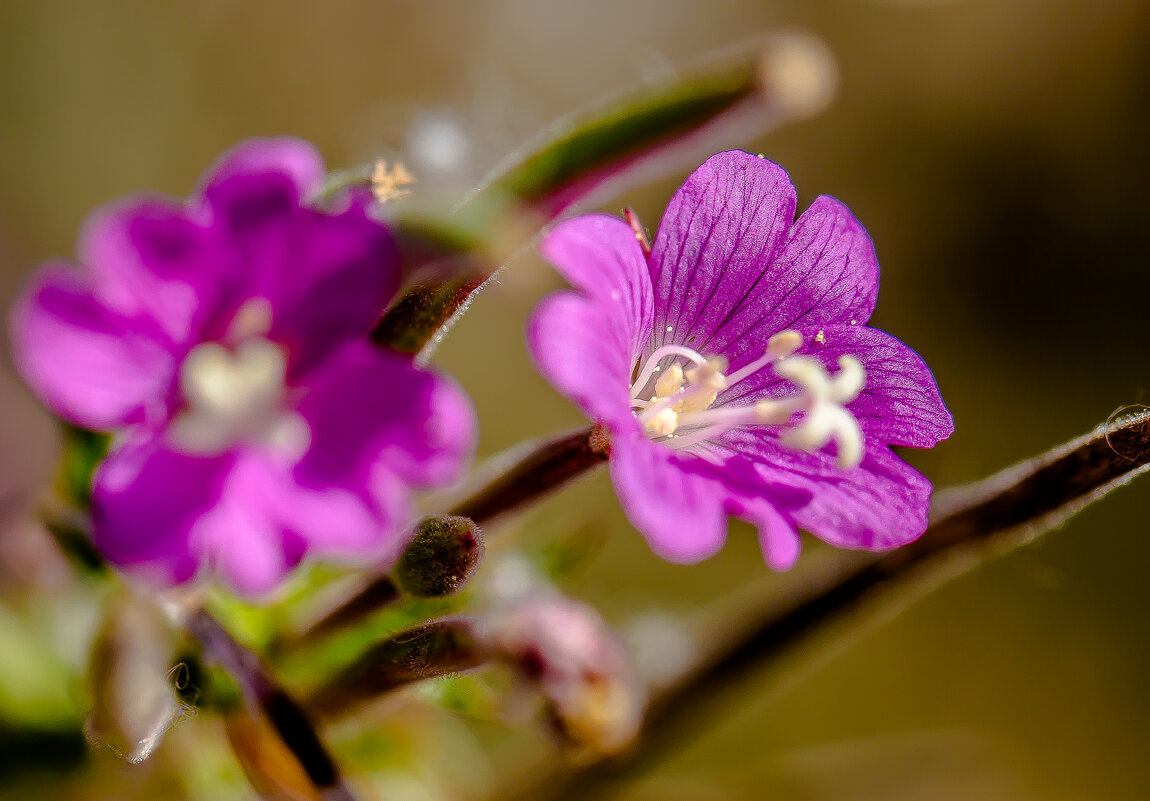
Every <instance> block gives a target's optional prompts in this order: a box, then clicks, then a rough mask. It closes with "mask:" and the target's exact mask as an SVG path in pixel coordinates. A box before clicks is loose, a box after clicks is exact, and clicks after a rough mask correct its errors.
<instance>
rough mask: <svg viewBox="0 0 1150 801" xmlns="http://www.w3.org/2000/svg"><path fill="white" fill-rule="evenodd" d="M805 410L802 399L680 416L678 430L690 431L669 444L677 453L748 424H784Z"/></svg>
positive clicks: (789, 399)
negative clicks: (688, 429) (796, 413)
mask: <svg viewBox="0 0 1150 801" xmlns="http://www.w3.org/2000/svg"><path fill="white" fill-rule="evenodd" d="M801 409H802V398H797V397H796V398H787V399H785V400H781V401H772V400H764V401H759V402H758V403H756V404H753V405H751V406H728V407H725V408H719V409H707V410H706V411H702V412H691V413H690V414H681V415H679V430H682V429H684V428H690V429H691V430H690V431H688V432H687V433H685V434H680V435H678V436H676V437H675V438H674V439H672V440H669V441H668V442H667V444H668V445H670V446H671V447H672V448H675V449H676V450H679V449H682V448H688V447H690V446H691V445H695V444H696V443H699V442H702V441H704V440H708V439H711V438H713V437H717V436H718V435H719V434H722V433H723V432H724V431H730V430H731V429H732V428H739V427H740V426H746V425H784V424H786V423H787V421H789V420H790V419H791V415H793V414H794V413H795V412H796V411H799V410H801Z"/></svg>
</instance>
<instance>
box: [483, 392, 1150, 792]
mask: <svg viewBox="0 0 1150 801" xmlns="http://www.w3.org/2000/svg"><path fill="white" fill-rule="evenodd" d="M1147 471H1150V413H1143V414H1138V415H1134V416H1131V417H1128V418H1125V419H1122V420H1118V421H1116V422H1114V423H1111V424H1108V425H1105V426H1100V427H1099V428H1098V429H1096V430H1095V431H1093V432H1091V433H1090V434H1087V435H1085V436H1083V437H1080V438H1078V439H1076V440H1073V441H1071V442H1068V443H1066V444H1065V445H1062V446H1060V447H1058V448H1055V449H1054V450H1052V451H1049V452H1048V453H1046V454H1043V455H1041V456H1038V457H1036V458H1034V459H1030V460H1028V461H1025V462H1022V463H1020V464H1017V465H1014V466H1012V467H1010V468H1007V469H1006V470H1004V471H1002V472H1001V473H998V474H997V475H994V476H991V477H990V478H988V479H985V480H983V481H980V482H977V483H975V484H972V485H969V486H967V487H963V488H959V489H956V490H951V491H950V492H946V493H939V495H938V496H937V499H936V503H935V506H934V515H933V521H932V523H931V525H930V527H929V528H928V529H927V531H926V533H925V534H924V535H923V536H922V537H921V538H920V539H919V540H918V541H916V542H914V543H912V544H910V545H908V546H905V547H903V548H900V549H898V550H895V551H890V552H888V553H885V554H881V555H860V554H857V553H839V554H838V555H837V558H835V559H832V560H830V566H829V567H828V568H827V569H826V570H825V572H824V573H823V574H822V575H820V576H819V577H818V578H816V579H815V580H813V581H811V582H809V583H807V584H805V585H804V587H803V588H802V590H801V591H800V593H799V594H798V595H796V596H795V597H794V598H793V599H792V601H791V603H790V604H788V605H786V606H784V607H781V608H780V607H777V606H776V607H773V608H770V609H764V610H763V611H764V614H763V615H762V616H761V617H760V618H758V619H755V620H750V621H747V622H746V623H745V625H744V627H743V628H742V629H741V630H740V632H739V633H738V634H737V635H736V636H733V637H731V638H729V639H728V640H726V641H725V642H723V643H721V644H720V645H719V646H718V647H716V648H715V649H714V650H713V651H712V652H711V653H710V654H708V655H707V658H705V659H704V660H702V661H701V662H700V663H698V664H697V665H696V666H695V667H694V668H693V669H692V670H691V671H690V672H688V673H686V674H684V675H683V676H682V678H681V680H680V681H679V682H678V683H677V684H675V685H674V686H672V687H671V688H670V689H668V690H666V691H664V692H663V693H662V694H661V695H660V696H659V697H657V698H656V699H655V703H654V704H653V705H652V708H651V712H650V714H649V716H648V719H647V721H646V724H645V726H644V732H643V735H642V736H641V738H640V740H639V742H638V744H637V745H636V747H635V749H634V750H633V751H632V752H631V753H630V754H629V755H628V756H627V757H626V758H625V759H623V760H616V761H610V762H606V761H605V762H599V763H594V764H590V765H586V766H583V767H580V768H577V769H566V770H562V769H561V770H560V771H559V772H557V773H556V774H554V775H552V776H551V777H550V779H544V780H542V781H532V782H530V783H529V784H530V786H529V787H527V788H518V791H513V792H510V793H501V794H500V798H510V797H515V798H531V799H570V800H572V801H573V800H574V799H582V798H600V797H603V794H604V792H605V791H606V790H607V788H608V787H609V786H610V785H612V784H613V783H615V782H617V781H618V780H619V779H622V778H625V777H627V776H630V775H635V774H637V773H640V772H642V771H643V770H645V769H646V768H647V767H649V766H650V765H652V764H653V763H656V762H658V761H659V760H660V759H661V758H662V757H664V756H665V755H666V754H667V753H668V752H671V751H673V750H674V749H675V748H677V747H679V746H681V745H682V744H683V743H684V741H685V740H687V739H689V738H690V737H691V736H692V735H693V734H695V733H697V732H699V731H704V730H705V728H704V725H703V722H704V719H706V718H708V717H709V716H711V715H713V714H714V711H715V709H716V708H717V707H718V706H719V705H718V704H717V703H716V702H717V701H721V700H722V699H724V698H729V697H730V695H731V693H732V692H735V691H737V688H738V687H739V686H741V683H742V682H743V681H744V680H745V679H747V678H748V677H749V676H751V675H754V674H756V673H757V672H758V671H760V670H761V669H762V668H763V667H765V666H766V665H768V664H771V663H772V662H773V661H775V660H777V659H778V658H779V657H781V656H782V655H784V654H786V653H789V652H790V651H791V650H792V649H793V648H794V647H795V646H796V645H797V644H799V643H800V642H802V641H805V640H806V639H807V638H808V637H809V636H810V635H811V634H813V633H814V632H816V631H819V630H821V629H822V628H823V627H824V626H825V625H827V624H828V623H830V622H832V621H834V620H836V619H838V617H839V616H840V615H841V614H842V613H843V612H845V611H847V610H849V609H854V608H856V607H857V605H858V604H859V602H860V601H866V600H869V599H870V597H871V596H872V595H881V594H883V593H884V592H885V590H886V589H888V588H890V587H893V586H896V585H898V584H901V583H902V582H905V581H906V579H907V578H909V577H911V576H913V575H916V574H918V572H919V570H918V569H919V568H921V567H923V566H925V565H926V564H928V563H929V564H930V565H936V566H937V565H938V564H939V563H940V562H942V561H943V559H944V558H945V557H948V556H955V555H956V554H957V553H959V552H961V551H963V550H967V549H972V548H978V547H979V546H986V545H988V544H994V545H999V544H1002V545H1006V546H1010V547H1014V546H1017V545H1021V544H1023V543H1024V542H1028V541H1029V540H1030V539H1032V538H1033V537H1035V536H1037V535H1038V534H1040V533H1042V532H1045V531H1048V530H1050V529H1051V528H1053V527H1055V526H1057V525H1059V524H1061V523H1063V522H1064V521H1065V520H1066V519H1067V518H1068V517H1069V516H1070V515H1072V514H1074V513H1075V512H1077V511H1079V510H1080V509H1082V508H1083V507H1084V506H1086V505H1087V504H1089V503H1092V502H1093V501H1096V500H1099V499H1100V498H1102V497H1103V496H1104V495H1105V494H1107V493H1108V492H1110V491H1111V490H1113V489H1116V488H1117V487H1120V486H1122V485H1124V484H1126V483H1128V482H1129V481H1130V480H1132V479H1133V478H1134V477H1135V476H1137V475H1140V474H1142V473H1144V472H1147ZM1010 547H1005V548H993V549H988V551H987V552H993V553H994V554H996V555H997V554H1002V553H1005V552H1007V551H1008V550H1009V549H1010ZM953 575H956V573H955V572H953V571H951V572H949V573H946V574H940V580H945V579H946V578H949V577H952V576H953ZM524 791H525V792H524ZM520 793H521V794H520Z"/></svg>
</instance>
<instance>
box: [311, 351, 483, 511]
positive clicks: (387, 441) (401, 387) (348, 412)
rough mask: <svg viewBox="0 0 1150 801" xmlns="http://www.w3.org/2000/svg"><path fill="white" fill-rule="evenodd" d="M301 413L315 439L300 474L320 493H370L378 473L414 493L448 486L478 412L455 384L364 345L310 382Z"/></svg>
mask: <svg viewBox="0 0 1150 801" xmlns="http://www.w3.org/2000/svg"><path fill="white" fill-rule="evenodd" d="M297 410H298V411H299V413H300V414H301V415H303V417H304V419H305V420H307V422H308V425H309V426H310V428H311V437H312V438H311V448H310V450H309V451H308V452H307V454H306V455H305V456H304V458H303V459H302V460H301V461H300V463H299V465H298V467H297V468H296V471H295V475H296V478H297V480H299V481H300V483H302V484H304V485H305V486H309V487H313V488H317V489H319V488H329V487H353V488H357V487H366V486H368V485H369V483H370V482H371V478H372V475H373V474H374V471H375V470H376V469H377V468H378V467H380V466H382V467H383V468H384V469H385V470H386V471H387V472H390V473H393V474H395V475H397V476H399V477H401V478H402V479H403V480H404V481H405V482H407V483H410V484H413V485H415V486H422V487H431V486H442V485H444V484H446V483H449V482H451V481H453V480H455V479H456V478H458V477H459V475H460V474H461V473H462V471H463V468H464V466H465V465H466V464H467V462H468V460H469V459H470V457H471V453H472V451H473V448H474V445H475V413H474V412H473V411H472V409H471V404H470V401H469V400H468V399H467V396H466V395H465V394H464V393H463V392H462V391H461V390H460V389H459V387H458V386H457V385H456V384H455V383H454V382H453V381H451V380H450V379H448V378H445V377H442V376H439V375H437V374H436V373H434V372H431V371H429V370H421V369H419V368H417V367H415V366H414V365H413V364H412V363H411V359H410V357H406V356H401V355H399V354H396V353H392V352H391V351H386V350H382V349H377V348H373V347H371V346H370V345H367V344H366V343H362V342H361V343H354V344H352V345H348V346H347V347H345V348H344V349H342V350H340V351H338V352H337V353H336V354H335V355H333V356H332V357H331V358H330V359H329V360H328V361H327V362H326V363H325V364H324V366H323V367H322V369H320V370H318V371H316V372H315V373H314V374H313V375H312V376H311V383H310V385H309V387H308V390H307V394H306V395H305V396H304V398H303V399H302V400H301V402H300V404H299V406H298V409H297ZM387 517H389V518H390V517H394V515H387ZM404 522H406V521H403V520H397V521H396V525H402V524H403V523H404Z"/></svg>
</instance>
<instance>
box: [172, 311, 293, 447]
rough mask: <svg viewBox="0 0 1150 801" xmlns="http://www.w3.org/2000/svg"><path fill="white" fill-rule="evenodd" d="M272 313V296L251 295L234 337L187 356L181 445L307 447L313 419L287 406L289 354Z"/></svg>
mask: <svg viewBox="0 0 1150 801" xmlns="http://www.w3.org/2000/svg"><path fill="white" fill-rule="evenodd" d="M270 320H271V318H270V308H268V306H267V302H266V301H262V300H256V301H249V302H248V303H246V304H244V306H242V307H241V308H240V310H239V311H238V312H237V313H236V316H235V319H234V320H233V321H232V325H231V327H230V328H229V329H228V334H227V336H226V338H225V339H226V340H227V341H228V342H229V343H234V344H232V345H231V346H230V347H229V345H228V344H221V343H219V342H205V343H203V344H200V345H197V346H196V347H194V348H192V350H191V352H189V353H188V355H187V356H186V357H185V358H184V362H183V364H182V365H180V392H181V394H182V395H183V399H184V403H185V408H184V410H183V411H181V412H180V413H179V414H178V415H177V416H176V418H175V419H174V420H173V421H172V425H171V428H170V434H171V438H172V441H173V443H174V444H175V445H176V447H177V448H178V449H179V450H181V451H183V452H184V453H188V454H194V455H204V456H215V455H219V454H221V453H223V452H225V451H227V450H229V449H231V448H232V447H234V446H235V445H237V444H239V443H252V444H259V445H264V446H267V447H269V449H270V450H271V451H273V452H274V453H277V454H279V455H281V456H283V457H285V458H287V459H289V460H291V461H295V460H297V459H298V458H299V457H300V456H302V455H303V453H304V451H306V450H307V447H308V445H309V444H310V439H311V433H310V431H309V429H308V426H307V423H306V422H305V421H304V419H303V418H302V417H300V416H299V415H298V414H297V413H295V412H294V411H292V410H291V409H289V408H286V407H285V394H286V390H287V387H286V378H287V354H286V352H285V351H284V349H283V348H282V347H281V346H279V345H277V344H275V343H274V342H271V341H269V340H268V339H267V338H266V336H265V335H266V333H267V331H268V328H269V327H270Z"/></svg>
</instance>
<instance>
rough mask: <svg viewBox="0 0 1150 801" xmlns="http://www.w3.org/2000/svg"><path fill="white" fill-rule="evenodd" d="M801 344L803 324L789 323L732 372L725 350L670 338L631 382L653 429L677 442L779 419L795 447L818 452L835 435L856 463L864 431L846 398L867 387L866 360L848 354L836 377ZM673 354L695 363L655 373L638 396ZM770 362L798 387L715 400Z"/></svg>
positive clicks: (843, 457)
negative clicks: (768, 396)
mask: <svg viewBox="0 0 1150 801" xmlns="http://www.w3.org/2000/svg"><path fill="white" fill-rule="evenodd" d="M801 345H802V335H801V334H799V332H797V331H791V330H788V331H783V332H782V333H779V334H776V335H775V336H774V337H772V338H771V339H770V341H769V342H768V343H767V348H766V351H765V352H764V353H763V355H762V356H761V357H760V358H758V359H756V360H755V361H753V362H751V363H749V364H747V365H745V366H744V367H742V368H740V369H739V370H737V371H736V372H734V373H731V374H730V375H726V374H725V371H726V369H727V364H726V360H725V359H722V358H721V357H710V358H706V357H704V356H702V355H701V354H699V353H697V352H696V351H693V350H691V349H690V348H687V347H684V346H682V345H665V346H663V347H661V348H659V349H658V350H656V351H655V352H654V353H652V354H651V356H650V357H648V359H647V361H646V362H645V363H644V365H643V368H642V369H641V370H640V371H639V374H638V376H637V378H636V380H635V383H634V384H633V385H632V388H631V394H632V408H633V409H634V410H635V414H636V416H637V417H638V419H639V422H640V424H641V425H642V426H643V430H644V432H645V433H646V434H647V436H649V437H650V438H651V439H653V440H656V441H659V442H663V443H665V444H666V445H667V446H668V447H671V448H673V449H675V450H682V449H684V448H689V447H691V446H692V445H697V444H699V443H701V442H706V441H708V440H712V439H714V438H715V437H717V436H719V435H720V434H722V433H723V432H725V431H729V430H731V429H733V428H740V427H743V426H776V427H782V428H783V429H784V430H783V431H782V435H781V437H780V442H781V444H782V445H784V446H786V447H788V448H793V449H795V450H802V451H807V452H814V451H817V450H819V449H820V448H822V447H824V446H825V445H826V444H827V443H829V442H831V441H832V440H833V441H834V442H835V445H836V446H837V449H838V458H837V464H838V466H839V467H841V468H844V469H846V468H850V467H854V466H856V465H858V464H859V462H861V461H862V457H863V436H862V431H861V429H860V428H859V425H858V421H857V420H855V418H854V415H852V414H851V413H850V412H849V411H848V410H847V409H846V408H845V404H847V403H849V402H851V401H852V400H854V399H855V398H856V397H858V394H859V392H861V391H862V388H863V385H864V383H865V379H866V375H865V371H864V370H863V366H862V364H861V363H860V362H859V361H858V360H857V359H855V358H853V357H851V356H843V357H842V358H840V359H839V371H838V373H836V374H835V375H834V376H833V377H832V376H830V375H829V374H828V373H827V371H826V368H825V367H823V364H822V362H821V361H819V360H817V359H814V358H812V357H809V356H795V355H794V353H795V351H796V350H798V348H799V347H800V346H801ZM671 356H678V357H681V358H683V359H686V361H687V363H688V364H689V367H687V368H686V369H684V365H683V364H682V363H680V362H678V361H675V362H672V363H671V364H670V365H669V366H667V367H666V368H664V369H662V374H661V375H660V376H659V377H658V378H657V379H656V381H655V385H654V394H653V395H651V397H650V398H647V399H644V398H641V397H638V393H639V392H640V391H642V390H643V389H644V388H646V387H647V385H648V383H649V382H650V380H651V378H652V376H654V375H655V373H656V372H659V371H660V366H659V362H660V361H662V360H664V359H666V358H668V357H671ZM772 365H773V367H774V370H775V372H776V373H777V374H778V376H779V377H781V378H785V379H787V380H789V381H791V382H792V383H794V384H797V385H798V389H799V391H798V392H796V393H795V394H793V395H791V396H790V397H785V398H778V399H773V400H763V401H759V402H758V403H755V404H751V405H742V406H729V407H720V408H711V404H713V403H714V402H715V400H716V398H717V396H718V394H719V393H720V392H722V391H723V390H724V389H726V388H728V387H730V386H734V385H735V384H737V383H739V382H740V381H743V380H745V379H747V378H749V377H751V376H752V375H754V374H756V373H758V372H759V371H760V370H764V369H766V368H768V367H770V366H772ZM796 415H798V418H797V419H796Z"/></svg>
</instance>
